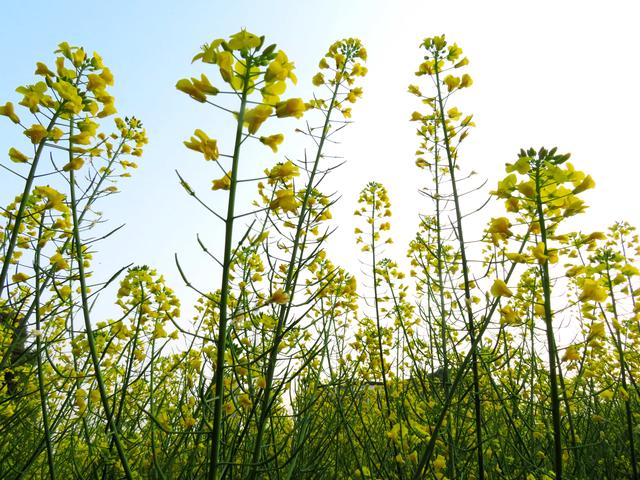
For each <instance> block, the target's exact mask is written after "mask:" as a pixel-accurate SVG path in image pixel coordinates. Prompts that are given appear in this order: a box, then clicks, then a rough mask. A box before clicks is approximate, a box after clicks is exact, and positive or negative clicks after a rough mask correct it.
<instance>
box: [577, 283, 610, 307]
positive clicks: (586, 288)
mask: <svg viewBox="0 0 640 480" xmlns="http://www.w3.org/2000/svg"><path fill="white" fill-rule="evenodd" d="M579 298H580V301H582V302H588V301H591V300H593V301H594V302H604V301H605V300H606V299H607V291H606V290H605V289H604V288H602V287H601V286H600V284H599V283H598V282H597V281H596V280H593V279H591V278H585V279H584V282H583V283H582V293H581V294H580V297H579Z"/></svg>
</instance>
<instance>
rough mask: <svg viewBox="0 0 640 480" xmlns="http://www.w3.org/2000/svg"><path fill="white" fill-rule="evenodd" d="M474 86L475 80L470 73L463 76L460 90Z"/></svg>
mask: <svg viewBox="0 0 640 480" xmlns="http://www.w3.org/2000/svg"><path fill="white" fill-rule="evenodd" d="M471 85H473V79H472V78H471V77H470V76H469V74H468V73H465V74H464V75H462V79H461V80H460V88H466V87H470V86H471Z"/></svg>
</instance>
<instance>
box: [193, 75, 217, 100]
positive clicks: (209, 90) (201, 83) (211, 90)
mask: <svg viewBox="0 0 640 480" xmlns="http://www.w3.org/2000/svg"><path fill="white" fill-rule="evenodd" d="M191 82H192V83H193V86H194V87H195V88H197V89H198V90H200V91H201V92H204V93H206V94H207V95H217V94H218V93H219V92H220V90H218V89H217V88H216V87H214V86H213V85H211V82H210V81H209V79H208V78H207V76H206V75H205V74H204V73H203V74H201V75H200V80H198V79H197V78H193V77H192V78H191Z"/></svg>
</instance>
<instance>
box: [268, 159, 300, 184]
mask: <svg viewBox="0 0 640 480" xmlns="http://www.w3.org/2000/svg"><path fill="white" fill-rule="evenodd" d="M266 173H267V176H268V177H269V183H270V184H271V185H273V184H274V183H276V182H277V181H278V180H282V181H287V180H290V179H291V178H293V177H297V176H298V175H300V170H299V169H298V167H297V166H296V165H294V164H293V162H291V160H287V161H286V162H285V163H279V164H277V165H276V166H274V167H273V168H272V169H271V170H269V171H267V172H266Z"/></svg>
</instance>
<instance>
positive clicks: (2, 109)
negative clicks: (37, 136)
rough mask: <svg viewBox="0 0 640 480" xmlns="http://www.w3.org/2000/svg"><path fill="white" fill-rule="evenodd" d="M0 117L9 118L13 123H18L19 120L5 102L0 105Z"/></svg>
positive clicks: (10, 105) (11, 104)
mask: <svg viewBox="0 0 640 480" xmlns="http://www.w3.org/2000/svg"><path fill="white" fill-rule="evenodd" d="M0 115H4V116H5V117H9V118H10V119H11V121H12V122H13V123H20V118H19V117H18V116H17V115H16V112H15V111H14V109H13V103H11V102H7V103H6V104H5V105H4V106H1V105H0Z"/></svg>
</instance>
